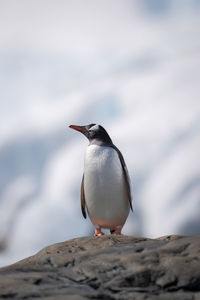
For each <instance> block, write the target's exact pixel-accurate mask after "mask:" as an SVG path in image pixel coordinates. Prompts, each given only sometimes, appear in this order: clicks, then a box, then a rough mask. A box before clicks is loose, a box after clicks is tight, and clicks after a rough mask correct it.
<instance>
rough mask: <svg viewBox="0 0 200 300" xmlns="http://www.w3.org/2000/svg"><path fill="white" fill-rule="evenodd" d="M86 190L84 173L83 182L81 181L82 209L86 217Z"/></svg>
mask: <svg viewBox="0 0 200 300" xmlns="http://www.w3.org/2000/svg"><path fill="white" fill-rule="evenodd" d="M85 206H86V205H85V192H84V174H83V177H82V182H81V211H82V214H83V217H84V218H85V219H86V217H87V215H86V211H85Z"/></svg>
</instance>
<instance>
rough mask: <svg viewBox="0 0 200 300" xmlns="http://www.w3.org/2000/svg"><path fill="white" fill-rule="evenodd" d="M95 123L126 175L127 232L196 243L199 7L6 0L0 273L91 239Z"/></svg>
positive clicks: (0, 10)
mask: <svg viewBox="0 0 200 300" xmlns="http://www.w3.org/2000/svg"><path fill="white" fill-rule="evenodd" d="M89 123H98V124H101V125H103V126H104V127H105V128H106V129H107V131H108V132H109V134H110V135H111V137H112V139H113V142H114V143H115V144H116V145H117V146H118V148H119V149H120V150H121V151H122V153H123V155H124V158H125V160H126V163H127V166H128V169H129V172H130V176H131V180H132V190H133V196H134V199H133V207H134V213H131V214H130V216H129V218H128V221H127V223H126V225H125V227H124V230H123V233H125V234H130V235H141V236H147V237H158V236H162V235H168V234H197V233H200V158H199V157H200V154H199V153H200V1H198V0H162V1H160V0H137V1H132V0H123V1H122V0H109V1H108V0H85V1H82V0H24V1H23V0H18V1H15V0H0V266H3V265H6V264H9V263H13V262H15V261H16V260H18V259H21V258H24V257H26V256H28V255H32V254H34V253H35V252H36V251H38V250H40V249H41V248H42V247H44V246H46V245H49V244H51V243H55V242H60V241H64V240H67V239H70V238H74V237H80V236H86V235H91V234H93V228H92V225H91V223H90V221H89V219H88V218H87V220H85V219H83V218H82V215H81V210H80V183H81V177H82V173H83V158H84V151H85V149H86V147H87V144H88V142H87V140H86V139H85V138H84V137H83V136H82V135H80V134H78V133H77V132H74V131H72V130H71V129H69V128H68V125H70V124H78V125H85V124H89Z"/></svg>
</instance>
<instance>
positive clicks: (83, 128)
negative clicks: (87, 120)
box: [69, 125, 87, 133]
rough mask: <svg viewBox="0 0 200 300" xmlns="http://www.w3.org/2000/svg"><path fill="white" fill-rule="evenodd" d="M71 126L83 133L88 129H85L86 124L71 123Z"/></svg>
mask: <svg viewBox="0 0 200 300" xmlns="http://www.w3.org/2000/svg"><path fill="white" fill-rule="evenodd" d="M69 128H72V129H74V130H77V131H81V132H82V133H85V132H87V130H86V129H85V126H77V125H70V126H69Z"/></svg>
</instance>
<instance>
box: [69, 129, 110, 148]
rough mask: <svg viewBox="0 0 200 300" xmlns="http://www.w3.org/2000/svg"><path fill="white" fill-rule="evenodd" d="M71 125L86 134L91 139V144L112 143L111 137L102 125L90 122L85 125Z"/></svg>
mask: <svg viewBox="0 0 200 300" xmlns="http://www.w3.org/2000/svg"><path fill="white" fill-rule="evenodd" d="M69 127H70V128H72V129H75V130H77V131H79V132H81V133H82V134H84V135H85V136H86V137H87V138H88V140H89V141H90V144H98V145H106V144H107V145H108V144H109V145H111V144H112V140H111V138H110V137H109V135H108V133H107V132H106V130H105V129H104V128H103V127H102V126H101V125H97V124H89V125H85V126H77V125H70V126H69Z"/></svg>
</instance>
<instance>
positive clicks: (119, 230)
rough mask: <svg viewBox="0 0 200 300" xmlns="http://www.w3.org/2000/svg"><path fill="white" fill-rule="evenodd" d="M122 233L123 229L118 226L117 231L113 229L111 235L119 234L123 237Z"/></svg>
mask: <svg viewBox="0 0 200 300" xmlns="http://www.w3.org/2000/svg"><path fill="white" fill-rule="evenodd" d="M121 231H122V227H121V226H118V227H116V228H115V229H111V230H110V233H111V234H115V235H116V234H118V235H122V233H121Z"/></svg>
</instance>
